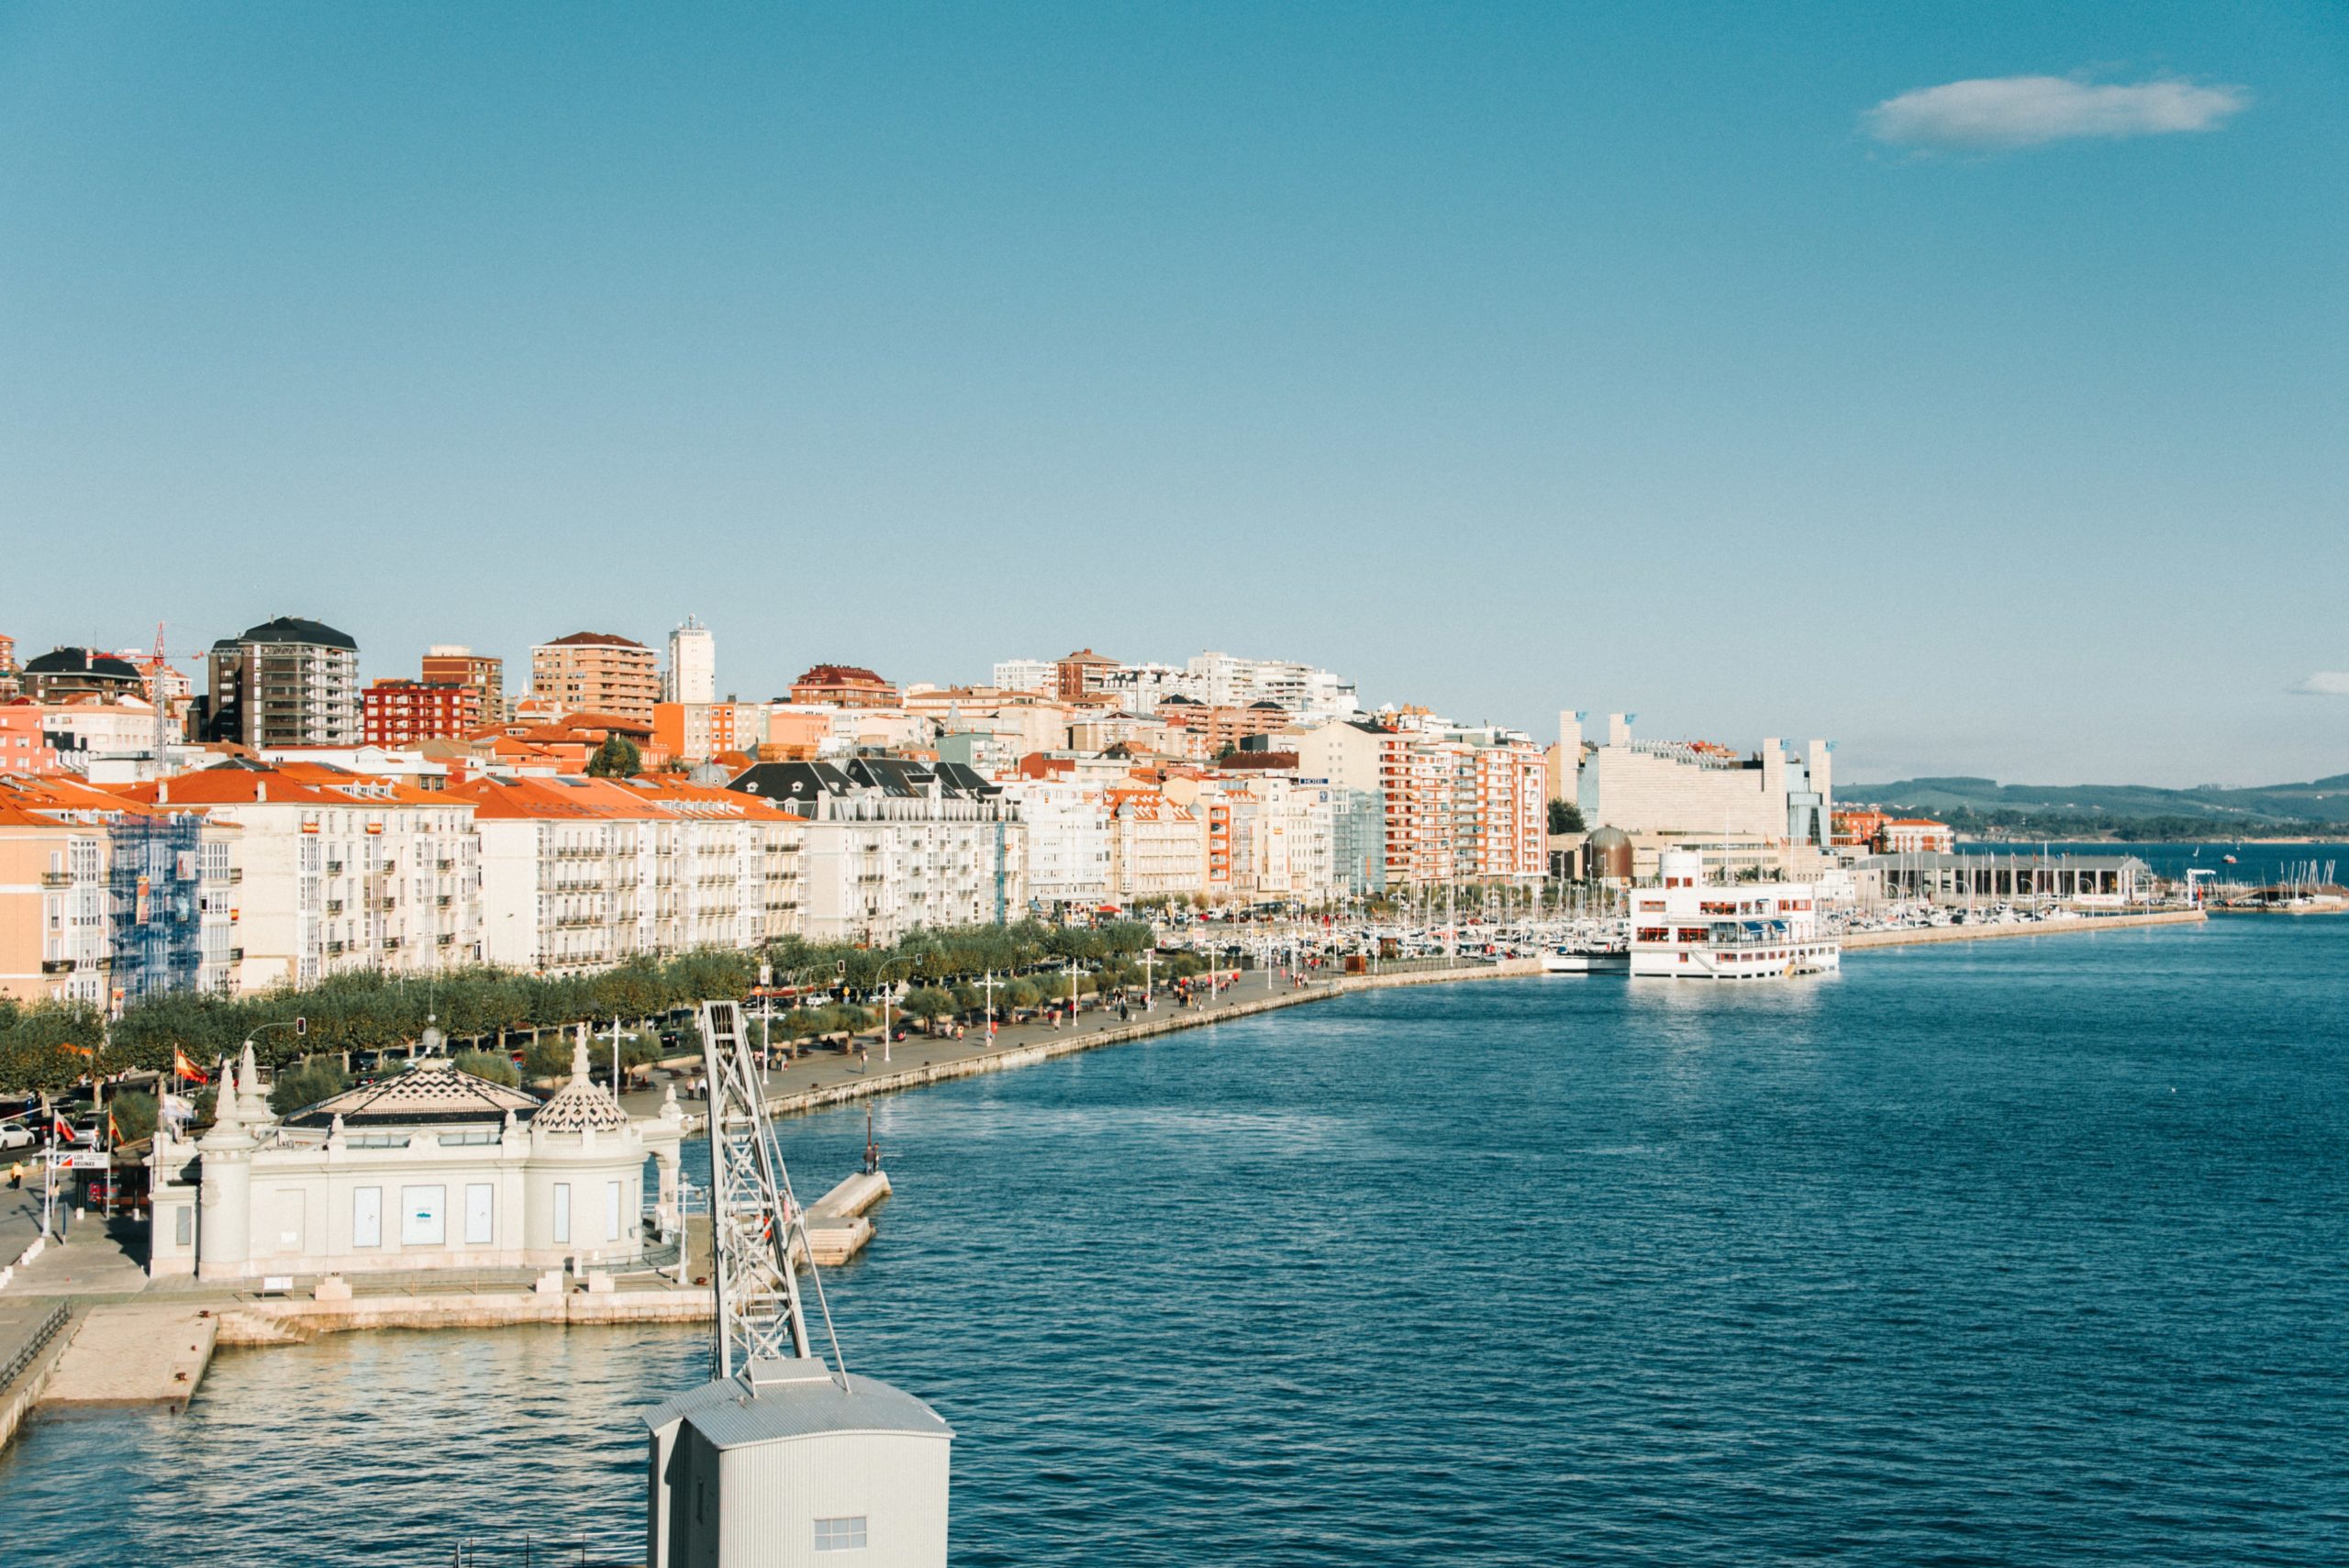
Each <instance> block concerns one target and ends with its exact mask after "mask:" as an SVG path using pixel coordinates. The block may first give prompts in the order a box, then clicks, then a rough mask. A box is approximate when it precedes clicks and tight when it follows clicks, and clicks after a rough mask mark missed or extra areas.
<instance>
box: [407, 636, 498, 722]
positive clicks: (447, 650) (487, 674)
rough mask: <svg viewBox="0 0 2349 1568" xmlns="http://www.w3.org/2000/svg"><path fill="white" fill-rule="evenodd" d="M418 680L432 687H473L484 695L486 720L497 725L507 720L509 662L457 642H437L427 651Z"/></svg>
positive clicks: (482, 713) (483, 712)
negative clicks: (507, 672) (507, 670)
mask: <svg viewBox="0 0 2349 1568" xmlns="http://www.w3.org/2000/svg"><path fill="white" fill-rule="evenodd" d="M417 675H418V678H419V679H421V680H422V681H423V682H424V684H426V685H428V686H471V687H472V688H473V690H474V691H476V692H478V693H480V694H481V715H482V721H483V722H484V723H485V724H496V723H499V722H502V721H503V720H504V719H505V717H506V661H505V660H503V659H495V658H492V657H490V656H489V655H487V654H484V653H475V652H474V651H473V650H472V649H470V648H467V647H465V646H464V645H463V644H462V643H457V642H437V643H434V644H433V645H432V646H431V647H430V648H429V649H427V650H425V652H424V662H423V664H422V666H421V667H420V668H419V670H418V671H417Z"/></svg>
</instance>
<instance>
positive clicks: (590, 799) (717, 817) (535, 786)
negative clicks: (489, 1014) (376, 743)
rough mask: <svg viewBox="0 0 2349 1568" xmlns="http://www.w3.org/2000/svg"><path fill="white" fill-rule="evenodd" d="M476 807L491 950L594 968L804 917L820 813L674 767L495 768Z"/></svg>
mask: <svg viewBox="0 0 2349 1568" xmlns="http://www.w3.org/2000/svg"><path fill="white" fill-rule="evenodd" d="M450 794H451V795H454V796H457V797H459V798H462V799H463V800H465V801H466V802H467V803H468V804H469V805H471V806H473V820H474V824H475V828H476V830H477V832H478V833H479V835H480V840H481V883H482V924H483V932H484V936H483V943H484V951H485V953H486V956H487V957H488V959H489V961H490V962H493V963H500V964H506V965H508V966H511V967H513V968H517V969H527V970H530V971H533V972H536V973H548V974H569V973H589V972H592V971H595V970H599V969H607V968H609V967H611V966H612V965H614V964H618V963H623V962H627V961H628V960H629V959H631V958H634V957H636V956H637V955H639V954H654V955H666V954H670V953H676V952H683V951H687V950H689V949H692V948H697V947H729V948H740V949H748V948H753V947H757V946H759V945H760V944H762V943H763V942H764V941H766V940H770V939H772V938H775V937H781V936H785V935H788V934H790V933H791V932H793V931H796V930H797V929H800V926H799V921H800V918H801V909H800V905H801V902H802V899H803V896H804V894H803V889H804V886H805V871H804V866H805V863H806V847H807V824H806V823H805V822H803V821H801V820H800V819H799V818H797V817H793V816H792V815H791V814H790V813H788V812H786V811H784V810H781V809H779V808H777V807H775V806H771V805H768V804H766V803H763V802H761V801H757V800H750V799H745V798H744V797H742V796H741V795H736V794H734V793H732V792H731V791H728V790H722V789H713V788H709V787H707V786H703V785H696V784H684V783H680V782H677V781H674V780H673V779H670V778H667V777H662V778H637V779H629V780H625V781H622V780H616V779H586V778H489V779H480V780H476V781H474V782H473V783H471V784H462V785H460V786H458V787H457V788H456V789H454V790H451V792H450Z"/></svg>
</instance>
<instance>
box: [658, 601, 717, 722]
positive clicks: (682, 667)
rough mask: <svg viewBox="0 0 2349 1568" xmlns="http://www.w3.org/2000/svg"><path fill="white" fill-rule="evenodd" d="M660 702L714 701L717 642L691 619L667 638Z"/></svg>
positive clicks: (698, 623) (715, 693) (715, 696)
mask: <svg viewBox="0 0 2349 1568" xmlns="http://www.w3.org/2000/svg"><path fill="white" fill-rule="evenodd" d="M661 699H662V701H663V702H691V703H707V702H716V701H717V700H718V642H717V639H715V638H713V637H711V636H710V634H709V628H707V627H706V626H704V625H702V624H701V622H700V620H699V619H698V618H696V617H693V616H687V617H685V624H684V625H683V626H680V627H678V628H676V629H675V630H674V631H672V632H671V633H670V634H669V663H668V666H667V668H665V669H664V670H662V673H661Z"/></svg>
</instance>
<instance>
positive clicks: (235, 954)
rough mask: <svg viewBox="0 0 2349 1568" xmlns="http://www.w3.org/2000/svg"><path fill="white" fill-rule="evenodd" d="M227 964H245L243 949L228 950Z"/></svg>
mask: <svg viewBox="0 0 2349 1568" xmlns="http://www.w3.org/2000/svg"><path fill="white" fill-rule="evenodd" d="M228 962H230V963H242V962H245V950H244V949H242V948H230V949H229V950H228Z"/></svg>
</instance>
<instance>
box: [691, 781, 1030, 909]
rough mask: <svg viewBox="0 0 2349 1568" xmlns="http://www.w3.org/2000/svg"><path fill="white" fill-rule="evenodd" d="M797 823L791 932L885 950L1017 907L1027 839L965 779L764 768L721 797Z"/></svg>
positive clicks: (978, 785) (980, 785)
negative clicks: (801, 875) (803, 858)
mask: <svg viewBox="0 0 2349 1568" xmlns="http://www.w3.org/2000/svg"><path fill="white" fill-rule="evenodd" d="M727 787H728V788H729V789H730V790H734V791H738V792H740V793H742V794H746V795H754V796H756V797H757V798H759V799H761V800H764V801H767V802H769V803H770V804H773V805H776V806H782V807H784V808H785V809H786V810H789V811H791V812H793V813H795V814H798V815H801V816H804V817H806V818H807V877H806V887H807V896H806V901H805V904H804V906H803V909H802V914H803V916H804V918H803V920H802V924H801V929H802V930H803V932H804V933H805V934H806V935H807V939H808V940H811V941H857V942H866V943H870V944H874V945H876V946H878V945H885V944H887V943H890V942H894V941H896V940H898V939H900V938H902V937H904V936H905V935H907V933H909V932H911V931H915V930H919V929H925V928H937V927H946V926H967V925H1001V924H1003V923H1004V922H1005V921H1007V920H1011V919H1017V918H1018V917H1019V915H1020V914H1021V913H1022V912H1023V910H1024V907H1025V906H1026V903H1027V897H1028V893H1027V862H1026V847H1027V846H1026V829H1025V828H1024V826H1023V825H1022V824H1021V822H1020V821H1019V813H1018V811H1017V809H1016V808H1015V807H1013V806H1010V805H1009V804H1008V803H1007V802H1006V801H1004V800H1003V799H1002V798H1001V795H1000V793H999V792H998V791H997V790H996V788H995V787H994V786H993V785H991V784H987V783H986V781H985V780H984V779H981V778H980V777H978V775H976V774H975V773H971V772H970V771H969V770H968V769H958V768H955V767H953V766H952V765H951V764H946V763H941V764H939V765H937V766H936V767H931V766H928V765H925V764H923V763H919V762H909V761H906V760H904V759H899V758H879V757H859V758H856V759H854V760H852V761H851V762H848V763H847V764H846V765H845V766H840V767H836V766H834V765H833V764H831V763H829V762H763V763H760V764H759V765H757V766H755V767H752V768H750V769H748V770H746V771H745V772H744V773H740V775H738V776H737V777H736V778H735V779H734V781H733V782H732V783H731V784H729V785H728V786H727Z"/></svg>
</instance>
